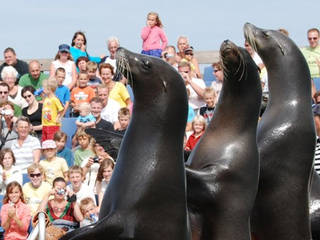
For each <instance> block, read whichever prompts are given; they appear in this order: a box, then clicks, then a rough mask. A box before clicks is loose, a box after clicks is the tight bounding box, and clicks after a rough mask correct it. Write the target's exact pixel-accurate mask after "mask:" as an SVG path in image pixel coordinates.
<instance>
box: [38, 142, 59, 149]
mask: <svg viewBox="0 0 320 240" xmlns="http://www.w3.org/2000/svg"><path fill="white" fill-rule="evenodd" d="M56 147H57V145H56V142H55V141H53V140H45V141H43V143H42V149H50V148H56Z"/></svg>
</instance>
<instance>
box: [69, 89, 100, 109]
mask: <svg viewBox="0 0 320 240" xmlns="http://www.w3.org/2000/svg"><path fill="white" fill-rule="evenodd" d="M95 95H96V94H95V91H94V90H93V89H92V88H91V87H89V86H87V87H85V88H79V87H75V88H74V89H72V91H71V102H74V103H75V104H76V105H79V104H80V103H82V102H87V103H90V100H91V99H92V98H94V97H95Z"/></svg>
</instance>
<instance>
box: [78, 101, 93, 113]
mask: <svg viewBox="0 0 320 240" xmlns="http://www.w3.org/2000/svg"><path fill="white" fill-rule="evenodd" d="M79 110H80V111H82V110H83V111H86V112H87V113H90V112H91V105H90V103H88V102H82V103H80V104H79Z"/></svg>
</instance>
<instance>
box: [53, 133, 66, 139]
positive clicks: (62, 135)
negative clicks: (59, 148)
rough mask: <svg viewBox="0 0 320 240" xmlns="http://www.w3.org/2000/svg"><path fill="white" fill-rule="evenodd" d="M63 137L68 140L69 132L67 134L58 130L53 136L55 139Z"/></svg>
mask: <svg viewBox="0 0 320 240" xmlns="http://www.w3.org/2000/svg"><path fill="white" fill-rule="evenodd" d="M61 139H64V140H65V141H67V134H65V133H64V132H62V131H57V132H56V133H55V134H54V136H53V140H54V141H60V140H61Z"/></svg>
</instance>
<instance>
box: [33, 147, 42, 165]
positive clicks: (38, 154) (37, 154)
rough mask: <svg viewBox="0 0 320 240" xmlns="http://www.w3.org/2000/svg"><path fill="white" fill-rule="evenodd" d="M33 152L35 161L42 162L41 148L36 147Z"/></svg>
mask: <svg viewBox="0 0 320 240" xmlns="http://www.w3.org/2000/svg"><path fill="white" fill-rule="evenodd" d="M32 154H33V162H34V163H39V162H40V157H41V150H40V149H35V150H33V152H32Z"/></svg>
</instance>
